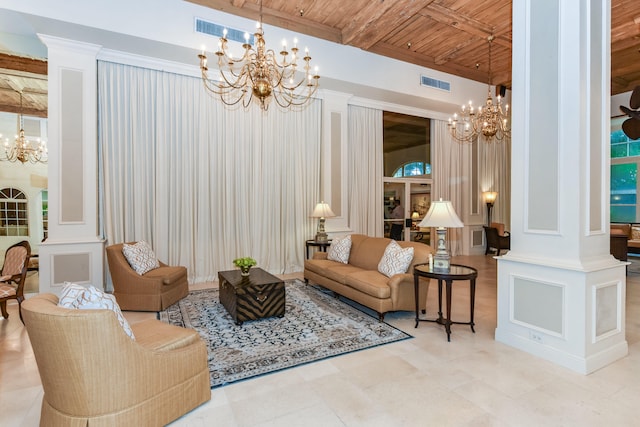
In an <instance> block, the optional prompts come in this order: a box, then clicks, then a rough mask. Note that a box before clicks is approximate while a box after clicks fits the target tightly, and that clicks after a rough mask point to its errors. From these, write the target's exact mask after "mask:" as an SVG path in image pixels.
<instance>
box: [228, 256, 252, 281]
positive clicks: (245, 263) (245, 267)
mask: <svg viewBox="0 0 640 427" xmlns="http://www.w3.org/2000/svg"><path fill="white" fill-rule="evenodd" d="M256 264H257V262H256V260H255V259H253V258H251V257H242V258H236V259H234V260H233V265H235V266H236V267H238V268H239V269H240V274H241V275H242V276H248V275H249V270H250V269H251V267H253V266H254V265H256Z"/></svg>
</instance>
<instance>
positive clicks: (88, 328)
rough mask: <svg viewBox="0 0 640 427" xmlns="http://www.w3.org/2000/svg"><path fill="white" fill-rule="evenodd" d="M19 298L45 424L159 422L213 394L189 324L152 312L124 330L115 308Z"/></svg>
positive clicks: (202, 350) (204, 357) (48, 296)
mask: <svg viewBox="0 0 640 427" xmlns="http://www.w3.org/2000/svg"><path fill="white" fill-rule="evenodd" d="M57 304H58V297H57V296H55V295H53V294H40V295H37V296H35V297H33V298H29V299H28V300H26V301H25V302H24V303H23V304H22V311H23V312H24V313H23V314H24V320H25V325H26V328H27V332H28V334H29V339H30V341H31V346H32V347H33V353H34V355H35V358H36V363H37V365H38V371H39V372H40V378H41V380H42V386H43V388H44V397H43V400H42V413H41V418H40V425H41V426H89V425H90V426H160V425H165V424H168V423H169V422H171V421H173V420H175V419H177V418H179V417H180V416H182V415H183V414H185V413H187V412H189V411H190V410H192V409H194V408H195V407H197V406H199V405H200V404H202V403H204V402H207V401H208V400H209V399H210V398H211V389H210V385H209V384H210V383H209V368H208V365H207V348H206V346H205V344H204V342H203V341H202V340H201V339H200V337H199V336H198V333H197V332H196V331H194V330H192V329H185V328H180V327H177V326H172V325H169V324H167V323H164V322H160V321H159V320H155V319H149V320H146V321H143V322H140V323H137V324H133V325H131V328H132V330H133V333H134V335H135V338H136V340H135V341H133V340H131V338H129V336H128V335H127V334H126V333H125V332H124V330H123V329H122V327H121V325H120V323H119V322H118V320H117V318H116V315H115V313H114V312H113V311H111V310H106V309H105V310H78V309H68V308H62V307H58V305H57Z"/></svg>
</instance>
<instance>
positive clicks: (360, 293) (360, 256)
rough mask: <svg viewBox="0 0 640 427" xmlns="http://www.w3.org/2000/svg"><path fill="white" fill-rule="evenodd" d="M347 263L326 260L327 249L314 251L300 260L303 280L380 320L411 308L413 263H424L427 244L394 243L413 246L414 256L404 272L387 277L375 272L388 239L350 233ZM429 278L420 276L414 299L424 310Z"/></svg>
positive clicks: (427, 251)
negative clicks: (309, 257) (416, 294)
mask: <svg viewBox="0 0 640 427" xmlns="http://www.w3.org/2000/svg"><path fill="white" fill-rule="evenodd" d="M351 240H352V245H351V252H350V254H349V263H348V264H343V263H340V262H337V261H329V260H328V259H327V255H328V254H327V252H316V253H315V254H314V256H313V258H312V259H308V260H306V261H305V263H304V280H305V282H307V283H315V284H318V285H321V286H323V287H325V288H327V289H330V290H332V291H333V292H335V293H336V294H338V295H342V296H344V297H347V298H349V299H351V300H353V301H356V302H358V303H360V304H362V305H364V306H366V307H369V308H370V309H372V310H375V311H376V312H377V313H378V317H379V319H380V321H382V320H384V315H385V313H387V312H389V311H401V310H405V311H415V309H416V303H415V290H414V289H415V288H414V281H413V266H414V265H416V264H423V263H426V262H428V260H429V253H432V250H431V247H430V246H428V245H425V244H423V243H418V242H398V244H399V245H400V246H402V247H403V248H406V247H409V246H411V247H413V248H414V255H413V260H412V262H411V265H410V266H409V269H408V270H407V272H406V273H404V274H396V275H395V276H392V277H387V276H385V275H384V274H382V273H380V272H379V271H378V263H379V262H380V259H381V258H382V255H383V254H384V250H385V249H386V247H387V245H388V244H389V242H390V241H391V239H387V238H384V237H369V236H364V235H362V234H352V235H351ZM428 289H429V280H428V279H424V278H421V279H420V285H419V296H418V301H419V304H420V309H421V310H424V309H425V307H426V301H427V291H428Z"/></svg>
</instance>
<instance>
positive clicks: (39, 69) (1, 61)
mask: <svg viewBox="0 0 640 427" xmlns="http://www.w3.org/2000/svg"><path fill="white" fill-rule="evenodd" d="M0 68H6V69H8V70H17V71H23V72H27V73H33V74H43V75H45V76H46V75H47V61H46V60H43V59H34V58H26V57H23V56H15V55H9V54H6V53H0Z"/></svg>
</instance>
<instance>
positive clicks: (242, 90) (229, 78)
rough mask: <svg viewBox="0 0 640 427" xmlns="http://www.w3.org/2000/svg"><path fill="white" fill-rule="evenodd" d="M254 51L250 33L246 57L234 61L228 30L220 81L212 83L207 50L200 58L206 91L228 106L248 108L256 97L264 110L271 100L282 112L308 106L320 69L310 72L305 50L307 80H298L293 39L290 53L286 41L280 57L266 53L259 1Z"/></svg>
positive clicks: (222, 40) (220, 56)
mask: <svg viewBox="0 0 640 427" xmlns="http://www.w3.org/2000/svg"><path fill="white" fill-rule="evenodd" d="M253 36H254V39H255V47H254V46H252V45H251V44H250V43H249V33H245V35H244V39H245V42H244V44H243V45H242V47H243V48H244V54H243V55H242V57H241V58H234V57H233V55H232V54H231V53H230V52H229V50H228V46H227V30H226V29H225V30H224V34H223V36H222V37H221V38H220V41H219V42H218V50H217V51H216V52H215V55H216V56H217V57H218V68H219V70H220V81H214V80H211V79H210V78H209V76H208V70H209V69H208V67H207V56H206V54H205V51H204V49H203V50H202V53H200V54H199V55H198V58H200V71H201V72H202V81H203V83H204V87H205V89H207V90H208V91H209V92H211V93H212V94H215V95H218V96H220V99H221V100H222V102H223V103H225V104H226V105H236V104H238V103H239V102H242V105H243V106H244V108H248V107H249V105H250V104H251V100H252V99H253V98H254V97H255V99H256V100H257V102H258V103H259V105H260V108H261V109H262V110H265V111H266V110H267V109H268V108H269V102H270V99H271V98H273V99H274V100H275V102H276V103H277V104H278V105H279V106H280V107H282V108H291V107H297V106H303V105H305V104H306V103H307V102H308V101H309V100H310V99H311V97H312V96H313V94H314V93H315V92H316V90H317V89H318V79H319V78H320V76H319V75H318V69H317V67H316V69H315V71H314V72H313V73H312V72H311V64H310V62H311V57H310V56H309V50H308V49H305V53H304V56H303V58H302V60H303V61H304V65H303V71H304V77H302V78H298V80H296V74H297V72H298V63H297V62H298V46H297V41H296V40H295V39H294V45H293V47H292V48H291V52H289V51H288V50H287V44H286V40H285V41H283V43H282V50H281V51H280V53H279V55H280V56H281V57H282V58H281V60H280V61H278V55H277V54H276V53H275V52H274V51H273V50H272V49H268V50H267V49H266V47H265V44H266V43H265V40H264V32H263V30H262V1H260V20H259V21H258V23H257V25H256V32H255V33H254V35H253Z"/></svg>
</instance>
